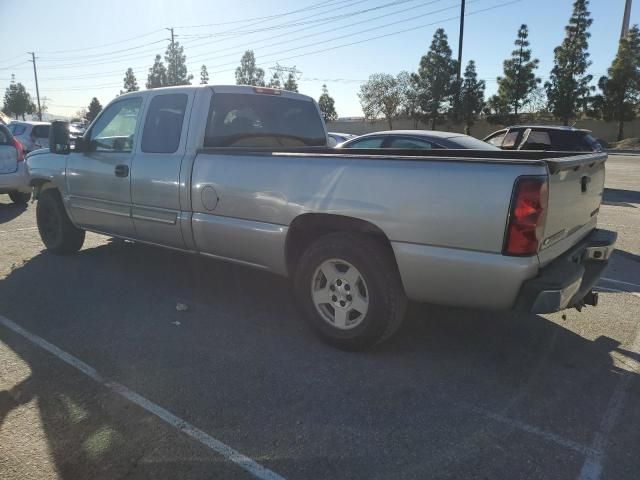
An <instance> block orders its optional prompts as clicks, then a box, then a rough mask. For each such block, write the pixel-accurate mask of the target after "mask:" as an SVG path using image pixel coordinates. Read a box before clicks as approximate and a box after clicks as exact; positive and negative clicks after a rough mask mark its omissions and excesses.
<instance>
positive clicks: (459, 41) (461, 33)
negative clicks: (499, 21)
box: [456, 0, 631, 80]
mask: <svg viewBox="0 0 640 480" xmlns="http://www.w3.org/2000/svg"><path fill="white" fill-rule="evenodd" d="M627 1H629V2H631V0H627ZM464 4H465V0H462V3H461V4H460V38H459V39H458V71H457V72H456V77H457V79H458V80H460V71H461V69H462V40H463V38H464Z"/></svg>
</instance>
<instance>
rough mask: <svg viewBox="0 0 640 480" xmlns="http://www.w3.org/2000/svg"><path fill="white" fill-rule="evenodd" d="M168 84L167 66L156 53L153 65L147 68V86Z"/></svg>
mask: <svg viewBox="0 0 640 480" xmlns="http://www.w3.org/2000/svg"><path fill="white" fill-rule="evenodd" d="M167 85H169V81H168V79H167V68H166V67H165V66H164V63H162V57H161V56H160V55H156V58H155V61H154V62H153V66H152V67H151V68H150V69H149V75H148V76H147V88H148V89H152V88H160V87H166V86H167Z"/></svg>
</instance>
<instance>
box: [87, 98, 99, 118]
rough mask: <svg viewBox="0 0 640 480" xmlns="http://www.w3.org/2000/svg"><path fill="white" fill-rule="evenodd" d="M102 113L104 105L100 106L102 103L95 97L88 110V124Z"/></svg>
mask: <svg viewBox="0 0 640 480" xmlns="http://www.w3.org/2000/svg"><path fill="white" fill-rule="evenodd" d="M101 111H102V105H100V102H99V101H98V99H97V98H96V97H93V98H92V99H91V102H90V103H89V108H87V114H86V116H85V118H86V119H87V122H88V123H91V122H93V121H94V120H95V119H96V117H97V116H98V114H99V113H100V112H101Z"/></svg>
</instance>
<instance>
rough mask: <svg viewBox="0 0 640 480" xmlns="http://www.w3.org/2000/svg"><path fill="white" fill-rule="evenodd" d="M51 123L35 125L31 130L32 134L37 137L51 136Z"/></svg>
mask: <svg viewBox="0 0 640 480" xmlns="http://www.w3.org/2000/svg"><path fill="white" fill-rule="evenodd" d="M49 128H50V125H35V126H34V127H33V129H32V130H31V135H32V136H34V137H36V138H49Z"/></svg>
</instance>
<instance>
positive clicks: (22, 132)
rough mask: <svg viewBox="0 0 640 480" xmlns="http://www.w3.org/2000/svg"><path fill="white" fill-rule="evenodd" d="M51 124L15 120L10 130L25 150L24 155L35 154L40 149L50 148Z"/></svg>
mask: <svg viewBox="0 0 640 480" xmlns="http://www.w3.org/2000/svg"><path fill="white" fill-rule="evenodd" d="M50 125H51V124H50V123H49V122H21V121H18V120H13V121H12V122H11V123H10V124H9V130H11V133H12V134H13V136H14V137H16V138H17V139H18V140H19V141H20V143H21V144H22V148H24V153H25V154H26V153H29V152H33V151H34V150H38V149H40V148H49V126H50Z"/></svg>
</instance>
